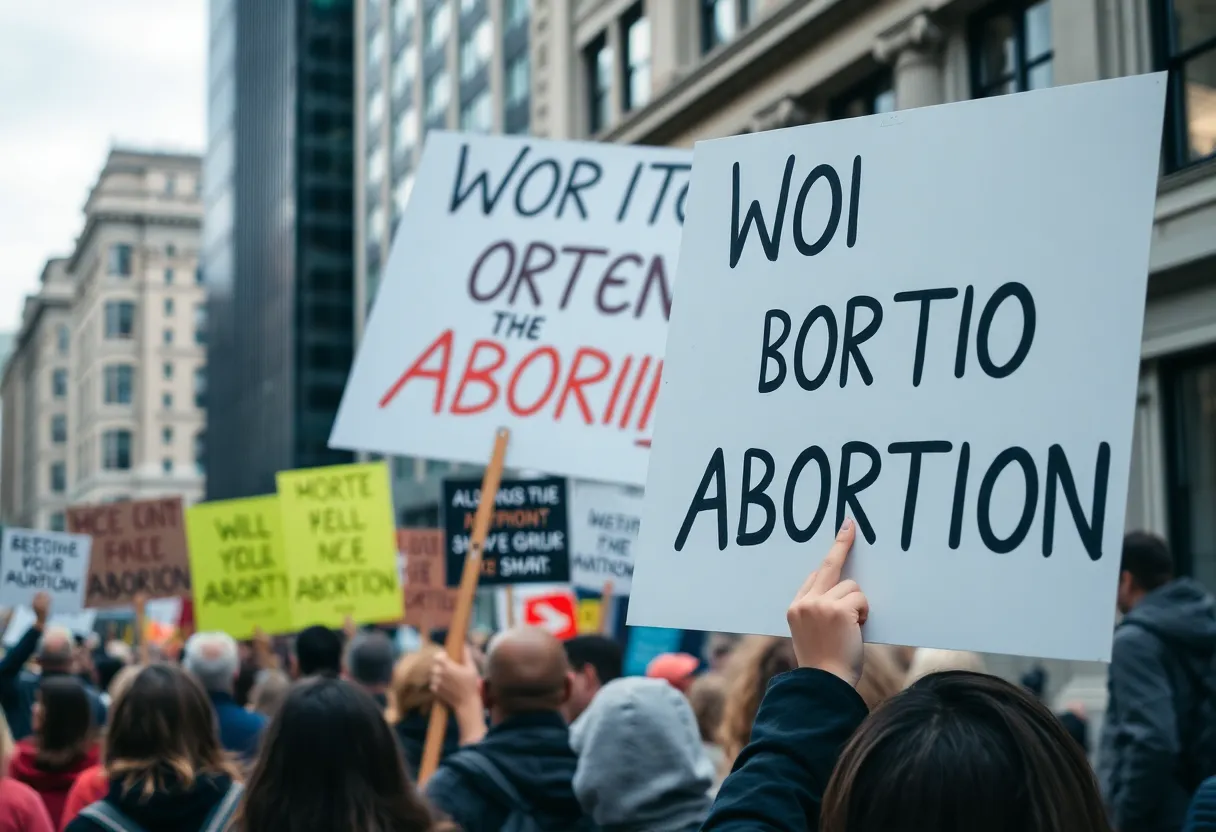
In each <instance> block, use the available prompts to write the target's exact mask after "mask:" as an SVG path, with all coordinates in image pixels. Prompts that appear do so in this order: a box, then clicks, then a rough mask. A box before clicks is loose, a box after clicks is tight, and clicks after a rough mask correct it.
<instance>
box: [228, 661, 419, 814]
mask: <svg viewBox="0 0 1216 832" xmlns="http://www.w3.org/2000/svg"><path fill="white" fill-rule="evenodd" d="M434 826H435V823H434V820H433V819H432V817H431V813H430V811H429V810H428V808H427V805H426V803H425V802H424V801H423V800H422V799H421V798H420V797H419V796H418V793H417V791H416V790H415V789H414V786H413V784H412V783H411V782H410V779H409V775H408V774H407V773H406V769H405V764H404V762H403V761H402V757H401V752H400V751H399V750H398V748H397V741H396V738H395V737H394V736H393V732H392V729H390V728H389V726H388V723H387V722H385V720H384V716H383V715H382V714H381V713H380V709H379V707H378V706H377V705H376V703H375V701H374V700H372V698H371V697H370V696H369V695H368V694H367V693H366V692H364V691H362V690H359V689H358V688H357V687H355V686H354V685H351V684H348V683H347V682H343V681H340V680H338V679H329V678H324V677H320V678H313V679H308V680H306V681H304V682H300V683H299V684H297V685H295V686H294V687H293V688H292V689H291V691H290V692H289V693H288V694H287V698H286V699H285V700H284V701H283V705H282V707H281V708H279V712H278V714H276V715H275V717H274V719H273V720H271V722H270V726H269V727H268V728H267V730H266V735H265V736H264V737H263V739H262V751H261V755H260V756H259V758H258V762H257V765H256V766H255V767H254V769H253V772H252V774H251V775H250V778H249V784H248V787H247V789H246V792H245V799H244V801H243V803H242V807H241V809H240V810H239V816H238V818H237V825H236V828H237V829H238V830H240V832H270V831H271V830H286V832H299V830H311V829H351V830H372V829H384V830H387V829H409V830H418V832H426V830H430V829H433V828H434Z"/></svg>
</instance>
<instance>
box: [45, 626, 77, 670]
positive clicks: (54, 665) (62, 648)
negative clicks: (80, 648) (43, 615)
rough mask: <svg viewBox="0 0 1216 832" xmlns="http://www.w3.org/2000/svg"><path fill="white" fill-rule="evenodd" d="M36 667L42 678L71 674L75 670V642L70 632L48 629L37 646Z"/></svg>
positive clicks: (55, 628)
mask: <svg viewBox="0 0 1216 832" xmlns="http://www.w3.org/2000/svg"><path fill="white" fill-rule="evenodd" d="M38 665H39V666H40V667H41V668H42V673H43V675H44V676H50V675H53V674H56V673H71V672H73V671H74V670H75V668H76V640H75V638H74V637H73V636H72V631H71V630H67V629H64V628H63V627H50V628H48V629H47V631H46V632H45V633H43V634H42V642H41V643H40V644H39V645H38Z"/></svg>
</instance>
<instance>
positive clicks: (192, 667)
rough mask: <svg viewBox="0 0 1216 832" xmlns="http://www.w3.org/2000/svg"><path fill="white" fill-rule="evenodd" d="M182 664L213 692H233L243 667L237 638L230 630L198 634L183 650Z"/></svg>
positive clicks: (191, 637) (206, 688)
mask: <svg viewBox="0 0 1216 832" xmlns="http://www.w3.org/2000/svg"><path fill="white" fill-rule="evenodd" d="M182 655H183V658H182V665H183V666H184V667H185V668H186V670H188V671H190V672H191V673H193V674H194V675H195V677H196V678H197V679H198V680H199V682H201V683H202V685H203V689H204V690H207V691H210V692H212V693H229V694H230V693H232V691H233V686H234V685H235V684H236V675H237V673H239V672H240V669H241V659H240V655H239V654H238V653H237V646H236V640H235V639H233V638H232V636H230V635H228V634H227V633H195V634H194V635H192V636H190V639H189V640H188V641H187V642H186V647H185V649H184V650H183V651H182Z"/></svg>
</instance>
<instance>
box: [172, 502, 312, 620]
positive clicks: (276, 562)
mask: <svg viewBox="0 0 1216 832" xmlns="http://www.w3.org/2000/svg"><path fill="white" fill-rule="evenodd" d="M186 532H187V536H188V538H189V540H190V569H191V572H192V573H193V576H194V612H193V614H194V616H195V620H196V626H197V628H198V629H200V630H204V631H216V630H218V631H220V632H225V633H227V634H228V635H230V636H232V637H233V638H235V639H247V638H250V637H251V636H252V635H253V633H254V630H255V629H257V628H261V629H262V631H263V632H265V633H267V634H269V635H274V634H277V633H288V632H291V630H292V622H291V605H290V602H289V597H288V583H287V563H286V553H285V549H284V546H283V520H282V517H281V515H280V511H279V498H278V497H277V496H276V495H274V494H270V495H267V496H263V497H249V498H246V499H243V500H222V501H217V502H211V503H199V504H198V505H195V506H191V507H190V508H189V509H187V511H186Z"/></svg>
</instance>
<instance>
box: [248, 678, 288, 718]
mask: <svg viewBox="0 0 1216 832" xmlns="http://www.w3.org/2000/svg"><path fill="white" fill-rule="evenodd" d="M290 689H291V677H290V676H288V675H287V674H286V673H284V672H283V671H281V670H262V671H260V672H259V673H258V675H257V678H256V679H255V680H254V683H253V690H251V691H250V692H249V703H250V706H251V707H252V709H253V710H254V711H255V712H257V713H259V714H261V715H262V716H264V717H267V718H269V717H273V716H274V715H275V714H276V713H278V710H279V706H280V705H282V704H283V700H284V699H286V698H287V691H288V690H290Z"/></svg>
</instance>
